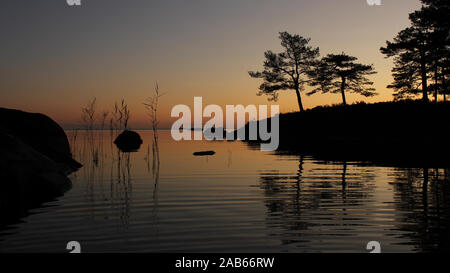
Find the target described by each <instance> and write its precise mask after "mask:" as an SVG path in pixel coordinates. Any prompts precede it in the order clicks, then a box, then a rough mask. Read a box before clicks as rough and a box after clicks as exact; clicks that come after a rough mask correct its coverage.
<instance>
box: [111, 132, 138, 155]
mask: <svg viewBox="0 0 450 273" xmlns="http://www.w3.org/2000/svg"><path fill="white" fill-rule="evenodd" d="M114 143H115V144H116V145H117V147H118V148H119V149H120V150H121V151H123V152H133V151H137V150H138V149H139V148H140V147H141V144H142V139H141V136H140V135H139V134H138V133H136V132H134V131H130V130H125V131H123V132H122V133H121V134H120V135H119V136H118V137H117V138H116V140H114Z"/></svg>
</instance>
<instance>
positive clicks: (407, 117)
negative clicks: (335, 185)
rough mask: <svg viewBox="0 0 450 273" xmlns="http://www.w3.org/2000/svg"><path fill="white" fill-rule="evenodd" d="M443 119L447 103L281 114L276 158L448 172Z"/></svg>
mask: <svg viewBox="0 0 450 273" xmlns="http://www.w3.org/2000/svg"><path fill="white" fill-rule="evenodd" d="M448 117H450V103H449V102H439V103H424V102H421V101H400V102H380V103H374V104H365V103H358V104H353V105H347V106H344V105H342V106H329V107H315V108H313V109H310V110H307V111H305V112H296V113H288V114H281V115H280V146H279V148H278V150H277V153H280V154H309V155H313V156H315V157H317V158H320V159H323V160H336V161H340V160H355V161H364V162H368V163H374V164H377V165H393V166H408V167H419V168H424V167H430V168H436V167H448V166H450V159H449V157H448V155H449V152H450V147H449V144H448V142H447V141H448V138H447V136H446V130H445V127H447V126H448V125H447V124H448ZM269 124H270V122H269ZM245 130H246V133H247V132H248V124H247V125H246V127H245ZM246 135H248V134H246ZM248 143H249V145H252V144H258V143H259V141H248Z"/></svg>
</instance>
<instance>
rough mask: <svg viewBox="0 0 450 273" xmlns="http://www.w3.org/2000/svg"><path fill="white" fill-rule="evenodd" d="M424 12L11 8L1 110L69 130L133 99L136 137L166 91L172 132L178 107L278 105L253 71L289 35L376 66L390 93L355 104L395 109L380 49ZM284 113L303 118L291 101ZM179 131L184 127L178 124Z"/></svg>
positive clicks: (333, 6)
mask: <svg viewBox="0 0 450 273" xmlns="http://www.w3.org/2000/svg"><path fill="white" fill-rule="evenodd" d="M419 7H420V3H419V0H382V6H369V5H367V3H366V0H339V1H335V0H220V1H219V0H165V1H154V0H152V1H148V0H82V5H81V6H80V7H70V6H68V5H67V4H66V1H65V0H28V1H26V0H6V1H2V4H1V8H0V35H1V37H2V39H1V43H0V60H1V61H0V75H1V80H0V90H1V93H0V107H8V108H17V109H22V110H25V111H31V112H41V113H44V114H47V115H49V116H50V117H52V118H53V119H55V120H56V121H57V122H59V123H60V124H62V125H63V126H65V127H71V126H73V124H78V123H80V120H81V118H80V117H81V111H80V109H81V107H82V106H84V105H86V104H87V102H88V101H89V100H91V99H92V98H94V97H96V98H97V101H98V110H99V111H102V110H110V109H111V108H112V105H113V104H114V101H119V100H120V99H121V98H125V99H126V101H127V102H128V103H129V105H130V108H131V111H132V112H131V114H132V117H131V125H132V126H133V127H134V128H142V127H147V126H149V121H148V118H147V116H146V114H145V108H144V107H143V105H142V102H143V101H144V100H145V98H146V97H148V96H149V95H150V94H151V93H152V92H153V86H154V83H155V81H158V83H159V85H160V89H161V90H162V92H164V93H165V95H164V96H163V97H162V98H161V102H160V103H161V104H160V107H161V110H160V119H161V120H162V126H163V127H170V124H171V119H170V118H169V117H170V110H171V108H172V107H173V106H174V105H176V104H188V105H192V104H193V97H194V96H203V103H204V104H219V105H225V104H244V105H248V104H267V100H266V98H265V97H258V96H256V93H257V91H258V90H257V88H258V86H259V84H260V83H261V82H260V81H259V80H257V79H252V78H250V77H249V76H248V74H247V71H249V70H258V69H261V67H262V62H263V53H264V51H266V50H268V49H271V50H274V51H279V50H281V47H280V41H279V39H278V32H280V31H288V32H290V33H296V34H300V35H302V36H305V37H310V38H311V45H314V46H319V47H320V51H321V54H322V55H326V54H328V53H340V52H342V51H345V52H346V53H347V54H350V55H354V56H356V57H358V58H359V60H360V61H361V62H362V63H366V64H374V66H375V69H376V70H377V71H378V74H377V75H375V76H373V78H372V79H373V81H375V88H376V89H377V92H378V93H380V95H379V96H377V97H374V98H370V99H367V98H364V97H360V96H357V95H349V96H348V101H349V102H350V103H351V102H355V101H359V100H365V101H386V100H391V99H392V90H389V89H386V85H387V84H389V83H390V82H391V80H392V78H391V72H390V70H391V66H392V60H389V59H388V60H386V59H384V56H383V55H382V54H381V53H380V52H379V47H380V46H383V45H384V44H385V41H386V40H391V39H392V38H393V37H394V36H395V34H396V33H397V32H398V31H399V30H401V29H402V28H404V27H406V26H407V25H408V24H409V20H408V13H409V12H411V11H413V10H415V9H418V8H419ZM303 100H304V105H305V107H307V108H311V107H314V106H317V105H322V104H333V103H340V102H341V98H340V95H338V94H328V95H314V96H311V97H304V99H303ZM278 104H280V108H281V111H282V112H290V111H297V109H298V106H297V103H296V98H295V93H294V92H293V91H287V92H283V93H282V94H281V95H280V100H279V101H278ZM172 120H173V119H172Z"/></svg>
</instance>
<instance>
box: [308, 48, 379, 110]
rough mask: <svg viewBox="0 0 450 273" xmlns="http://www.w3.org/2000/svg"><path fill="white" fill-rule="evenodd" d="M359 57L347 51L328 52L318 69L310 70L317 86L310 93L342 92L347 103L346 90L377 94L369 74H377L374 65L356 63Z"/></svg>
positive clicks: (368, 95) (366, 95)
mask: <svg viewBox="0 0 450 273" xmlns="http://www.w3.org/2000/svg"><path fill="white" fill-rule="evenodd" d="M357 59H358V58H356V57H353V56H349V55H347V54H345V53H341V54H328V55H327V56H325V57H323V58H322V60H320V62H319V63H318V64H317V65H316V69H315V70H313V71H311V72H310V77H311V78H312V79H313V80H312V82H311V85H312V86H315V87H316V88H315V89H313V90H312V91H310V92H308V95H312V94H315V93H317V92H322V93H329V92H330V93H341V95H342V103H343V104H344V105H345V104H347V101H346V98H345V92H346V91H350V92H353V93H358V94H360V95H363V96H365V97H370V96H374V95H376V93H375V89H374V88H372V87H371V86H372V85H373V82H372V81H370V80H369V79H368V78H367V76H369V75H372V74H375V73H376V72H375V70H374V68H373V66H372V65H364V64H360V63H356V62H355V61H356V60H357Z"/></svg>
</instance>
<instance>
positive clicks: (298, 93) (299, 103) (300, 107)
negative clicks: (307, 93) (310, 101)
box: [295, 88, 305, 112]
mask: <svg viewBox="0 0 450 273" xmlns="http://www.w3.org/2000/svg"><path fill="white" fill-rule="evenodd" d="M295 93H296V94H297V102H298V107H299V109H300V112H303V111H305V109H303V104H302V97H301V95H300V90H299V88H296V89H295Z"/></svg>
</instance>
